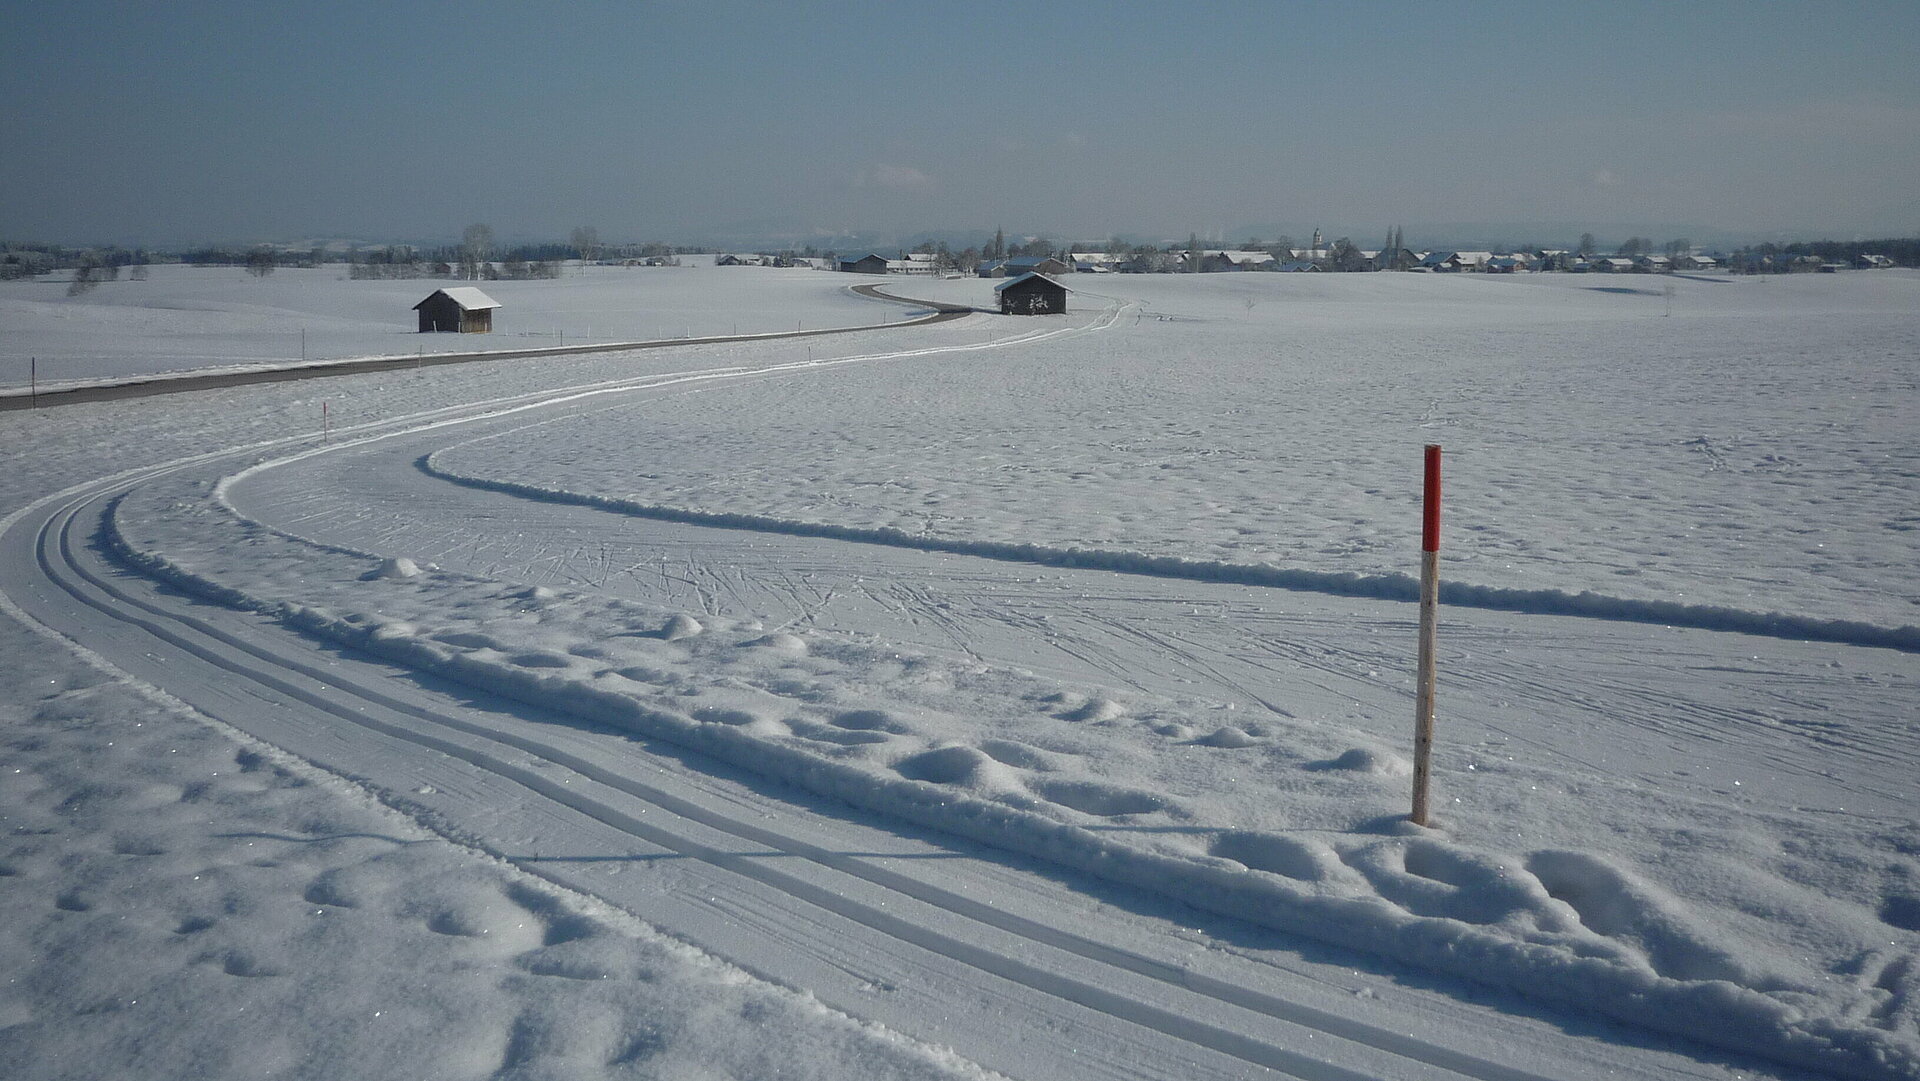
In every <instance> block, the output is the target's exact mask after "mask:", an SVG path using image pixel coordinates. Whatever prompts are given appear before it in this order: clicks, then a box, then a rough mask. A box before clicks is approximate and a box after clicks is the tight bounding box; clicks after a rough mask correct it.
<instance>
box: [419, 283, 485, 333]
mask: <svg viewBox="0 0 1920 1081" xmlns="http://www.w3.org/2000/svg"><path fill="white" fill-rule="evenodd" d="M499 306H500V302H499V301H497V300H495V299H493V298H492V297H490V296H488V295H487V294H485V293H483V292H481V291H480V290H478V289H475V288H474V287H473V286H471V285H456V286H454V287H453V288H451V289H435V290H434V291H433V295H431V296H429V297H427V299H425V300H423V301H421V302H420V303H418V304H415V305H414V306H413V310H414V311H417V312H419V313H420V333H422V334H433V333H442V334H455V333H457V334H491V333H493V309H495V308H498V307H499Z"/></svg>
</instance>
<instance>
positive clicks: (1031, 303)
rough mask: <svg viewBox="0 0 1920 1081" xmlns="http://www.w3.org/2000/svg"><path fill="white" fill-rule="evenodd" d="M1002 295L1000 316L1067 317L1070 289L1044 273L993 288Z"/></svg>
mask: <svg viewBox="0 0 1920 1081" xmlns="http://www.w3.org/2000/svg"><path fill="white" fill-rule="evenodd" d="M993 291H994V292H996V293H999V294H1000V314H1001V315H1064V314H1066V310H1067V287H1066V286H1064V285H1061V284H1060V283H1059V282H1057V281H1054V280H1053V279H1052V278H1049V277H1047V276H1046V275H1045V274H1040V273H1037V272H1033V271H1029V272H1028V273H1025V274H1022V275H1020V276H1019V277H1017V278H1008V279H1007V280H1006V281H1004V282H1001V283H1000V284H999V285H996V286H994V287H993Z"/></svg>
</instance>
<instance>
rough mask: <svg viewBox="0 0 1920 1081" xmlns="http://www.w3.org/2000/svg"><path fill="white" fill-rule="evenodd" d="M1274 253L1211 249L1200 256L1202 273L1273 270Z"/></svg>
mask: <svg viewBox="0 0 1920 1081" xmlns="http://www.w3.org/2000/svg"><path fill="white" fill-rule="evenodd" d="M1272 268H1273V253H1272V252H1265V251H1225V250H1221V251H1209V252H1206V253H1204V254H1203V255H1202V256H1201V258H1200V272H1201V273H1202V274H1218V273H1221V272H1224V271H1240V270H1271V269H1272Z"/></svg>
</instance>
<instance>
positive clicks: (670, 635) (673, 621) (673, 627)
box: [660, 612, 706, 642]
mask: <svg viewBox="0 0 1920 1081" xmlns="http://www.w3.org/2000/svg"><path fill="white" fill-rule="evenodd" d="M704 630H706V628H705V627H703V626H701V624H700V621H699V620H697V619H695V618H693V617H692V616H690V615H687V614H686V613H684V612H679V613H675V614H674V615H673V617H672V618H670V619H668V620H667V621H666V622H665V623H663V624H661V626H660V637H662V638H664V639H666V640H667V641H669V642H678V641H680V640H681V639H683V638H692V637H693V636H694V635H696V634H699V633H700V632H702V631H704Z"/></svg>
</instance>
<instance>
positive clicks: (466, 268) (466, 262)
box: [460, 222, 493, 281]
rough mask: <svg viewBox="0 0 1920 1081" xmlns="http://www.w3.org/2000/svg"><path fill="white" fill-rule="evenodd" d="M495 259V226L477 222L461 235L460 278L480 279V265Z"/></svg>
mask: <svg viewBox="0 0 1920 1081" xmlns="http://www.w3.org/2000/svg"><path fill="white" fill-rule="evenodd" d="M492 257H493V226H491V225H485V224H482V223H479V222H476V223H474V224H472V225H469V226H467V228H466V230H465V231H464V232H462V233H461V234H460V276H461V277H463V278H466V279H467V280H469V281H474V280H477V279H478V278H479V277H480V264H481V263H484V262H486V261H487V260H488V259H490V258H492Z"/></svg>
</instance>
